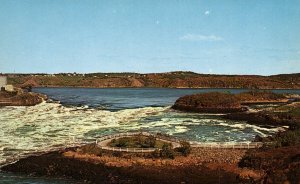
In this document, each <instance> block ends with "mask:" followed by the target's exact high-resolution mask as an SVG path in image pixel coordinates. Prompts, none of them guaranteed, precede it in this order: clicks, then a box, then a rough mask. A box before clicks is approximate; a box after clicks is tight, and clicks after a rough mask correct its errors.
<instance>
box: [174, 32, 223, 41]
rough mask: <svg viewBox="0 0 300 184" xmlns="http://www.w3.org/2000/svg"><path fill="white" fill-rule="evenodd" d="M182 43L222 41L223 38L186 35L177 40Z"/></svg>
mask: <svg viewBox="0 0 300 184" xmlns="http://www.w3.org/2000/svg"><path fill="white" fill-rule="evenodd" d="M179 39H180V40H184V41H222V40H223V38H222V37H220V36H216V35H199V34H186V35H183V36H181V37H180V38H179Z"/></svg>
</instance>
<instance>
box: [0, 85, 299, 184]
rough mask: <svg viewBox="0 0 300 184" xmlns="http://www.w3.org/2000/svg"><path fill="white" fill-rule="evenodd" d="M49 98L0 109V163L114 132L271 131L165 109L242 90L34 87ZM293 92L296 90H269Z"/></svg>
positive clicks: (230, 138)
mask: <svg viewBox="0 0 300 184" xmlns="http://www.w3.org/2000/svg"><path fill="white" fill-rule="evenodd" d="M34 91H35V92H39V93H44V94H46V95H48V97H49V98H50V99H52V100H53V102H51V103H49V102H47V103H46V102H44V103H42V104H39V105H36V106H33V107H2V108H0V122H1V123H0V129H1V131H0V163H1V164H5V163H7V162H9V160H11V159H12V158H18V157H19V156H22V155H24V154H27V153H33V152H36V151H45V150H49V149H53V148H60V147H63V146H72V145H74V144H79V143H83V142H93V141H95V139H96V138H97V137H100V136H103V135H108V134H111V133H117V132H127V131H149V132H161V133H166V134H170V135H173V136H177V137H180V138H184V139H187V140H191V141H199V142H249V141H251V140H253V138H254V137H255V136H256V135H260V136H267V135H271V134H273V133H276V132H277V131H278V130H279V128H278V127H268V128H266V127H260V126H255V125H250V124H247V123H246V122H243V121H231V120H225V119H222V118H220V116H219V115H212V114H196V113H183V112H178V111H174V110H172V109H171V108H170V107H171V105H172V104H174V102H175V101H176V99H177V98H178V97H180V96H183V95H187V94H193V93H203V92H210V91H220V92H224V91H225V92H228V93H229V92H230V93H234V94H236V93H240V92H243V91H246V90H245V89H151V88H141V89H140V88H139V89H132V88H122V89H94V88H35V89H34ZM273 91H274V92H276V93H297V94H300V90H273ZM18 182H19V183H61V182H62V183H68V182H71V183H72V181H65V180H61V179H55V180H52V179H46V178H32V177H25V176H19V175H13V174H6V173H1V174H0V183H18Z"/></svg>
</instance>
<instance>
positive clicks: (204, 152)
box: [1, 148, 245, 183]
mask: <svg viewBox="0 0 300 184" xmlns="http://www.w3.org/2000/svg"><path fill="white" fill-rule="evenodd" d="M244 154H245V150H239V149H235V150H233V149H226V150H225V149H223V150H220V149H201V148H193V150H192V153H191V155H189V156H187V157H184V156H177V157H176V158H175V159H173V160H171V159H153V158H148V157H147V156H146V157H144V156H145V155H144V156H142V155H141V156H137V155H134V154H129V155H124V154H123V155H118V156H114V154H113V153H112V152H104V153H102V155H101V156H96V155H93V154H91V153H81V152H78V149H77V148H66V149H64V150H60V151H53V152H48V153H45V154H42V155H39V156H29V157H26V158H23V159H20V160H19V161H17V162H16V163H14V164H11V165H7V166H4V167H2V168H1V172H13V173H14V172H16V173H23V174H27V175H34V176H47V177H65V178H72V179H75V180H78V181H89V182H91V183H119V182H125V183H128V182H129V183H131V182H133V183H136V182H137V183H140V182H143V183H151V182H152V183H153V182H155V181H157V182H162V183H174V182H178V181H182V182H188V183H189V182H195V181H199V179H202V181H211V182H209V183H215V182H216V181H218V180H217V179H218V177H217V176H218V175H219V174H221V175H222V176H224V177H225V178H224V179H226V180H227V181H228V182H230V183H232V182H233V183H236V182H235V180H236V177H237V176H238V175H239V174H240V173H242V171H243V169H239V168H238V167H237V163H238V162H239V160H241V158H242V157H243V155H244ZM222 155H223V156H222ZM225 155H226V156H225ZM37 165H38V167H36V166H37ZM162 171H163V172H164V174H163V175H161V174H160V173H161V172H162ZM189 172H192V173H194V174H191V175H190V174H188V173H189ZM112 175H113V176H112ZM150 178H151V180H149V179H150ZM203 179H204V180H203ZM104 181H105V182H104Z"/></svg>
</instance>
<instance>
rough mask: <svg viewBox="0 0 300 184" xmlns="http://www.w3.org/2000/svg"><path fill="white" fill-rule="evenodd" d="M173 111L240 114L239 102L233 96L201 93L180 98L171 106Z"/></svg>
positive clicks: (241, 109)
mask: <svg viewBox="0 0 300 184" xmlns="http://www.w3.org/2000/svg"><path fill="white" fill-rule="evenodd" d="M172 108H173V109H176V110H181V111H188V112H204V113H231V112H240V111H243V110H244V108H242V107H241V103H240V100H239V99H238V98H237V97H236V96H235V95H233V94H226V93H218V92H211V93H203V94H194V95H187V96H183V97H180V98H179V99H177V100H176V102H175V104H174V105H173V106H172Z"/></svg>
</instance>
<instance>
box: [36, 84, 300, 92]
mask: <svg viewBox="0 0 300 184" xmlns="http://www.w3.org/2000/svg"><path fill="white" fill-rule="evenodd" d="M32 88H33V89H34V88H75V89H76V88H87V89H182V90H185V89H187V90H188V89H195V90H197V89H237V90H238V89H240V90H267V91H268V90H300V88H259V89H253V88H238V87H237V88H234V87H230V88H222V87H218V88H214V87H95V86H57V85H53V86H52V85H45V86H33V87H32Z"/></svg>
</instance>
